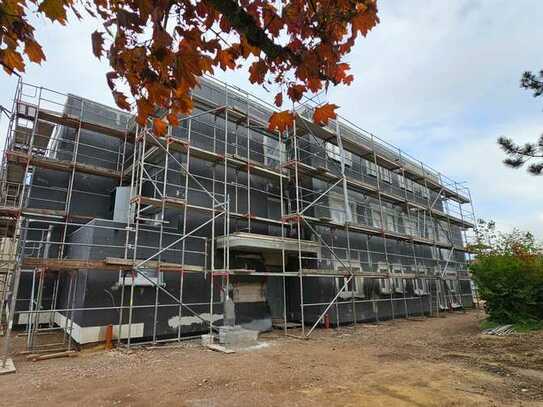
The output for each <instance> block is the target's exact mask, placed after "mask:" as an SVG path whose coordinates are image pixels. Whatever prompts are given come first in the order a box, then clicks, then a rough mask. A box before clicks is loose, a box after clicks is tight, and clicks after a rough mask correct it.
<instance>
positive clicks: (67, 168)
mask: <svg viewBox="0 0 543 407" xmlns="http://www.w3.org/2000/svg"><path fill="white" fill-rule="evenodd" d="M6 157H7V159H8V161H10V162H13V163H17V164H20V165H26V163H27V162H28V161H30V164H31V165H34V166H36V167H40V168H47V169H50V170H54V171H63V172H71V171H72V169H73V168H74V167H75V170H76V171H77V172H81V173H85V174H90V175H97V176H101V177H108V178H120V176H121V173H120V172H119V171H115V170H112V169H109V168H103V167H97V166H95V165H91V164H85V163H80V162H76V163H73V162H72V161H68V160H56V159H53V158H45V157H38V156H33V155H28V154H26V153H24V152H21V151H14V150H12V151H8V152H7V153H6Z"/></svg>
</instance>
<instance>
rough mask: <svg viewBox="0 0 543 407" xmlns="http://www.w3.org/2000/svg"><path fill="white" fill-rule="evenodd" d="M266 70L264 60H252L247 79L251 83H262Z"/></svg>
mask: <svg viewBox="0 0 543 407" xmlns="http://www.w3.org/2000/svg"><path fill="white" fill-rule="evenodd" d="M267 72H268V67H267V66H266V62H264V61H263V60H260V61H256V62H253V63H252V64H251V66H250V67H249V81H250V82H251V83H259V84H262V83H263V82H264V78H265V77H266V73H267Z"/></svg>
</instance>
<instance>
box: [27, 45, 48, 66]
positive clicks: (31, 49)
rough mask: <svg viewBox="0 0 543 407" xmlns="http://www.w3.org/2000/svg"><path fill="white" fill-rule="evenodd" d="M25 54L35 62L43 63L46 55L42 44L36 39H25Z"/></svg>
mask: <svg viewBox="0 0 543 407" xmlns="http://www.w3.org/2000/svg"><path fill="white" fill-rule="evenodd" d="M25 54H26V55H27V56H28V59H29V60H30V61H32V62H34V63H37V64H41V61H45V55H44V53H43V50H42V48H41V46H40V44H38V43H37V42H36V41H34V40H31V39H28V40H26V41H25Z"/></svg>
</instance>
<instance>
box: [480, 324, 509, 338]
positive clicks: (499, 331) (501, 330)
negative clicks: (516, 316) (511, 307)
mask: <svg viewBox="0 0 543 407" xmlns="http://www.w3.org/2000/svg"><path fill="white" fill-rule="evenodd" d="M513 332H515V328H513V325H501V326H497V327H495V328H489V329H485V330H484V331H483V334H485V335H497V336H506V335H509V334H511V333H513Z"/></svg>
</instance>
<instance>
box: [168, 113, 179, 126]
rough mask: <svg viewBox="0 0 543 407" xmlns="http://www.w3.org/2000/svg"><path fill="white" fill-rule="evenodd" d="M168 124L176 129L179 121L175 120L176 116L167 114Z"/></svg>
mask: <svg viewBox="0 0 543 407" xmlns="http://www.w3.org/2000/svg"><path fill="white" fill-rule="evenodd" d="M167 118H168V123H170V124H171V125H172V126H174V127H177V126H179V119H178V118H177V115H175V114H172V113H170V114H168V116H167Z"/></svg>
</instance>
